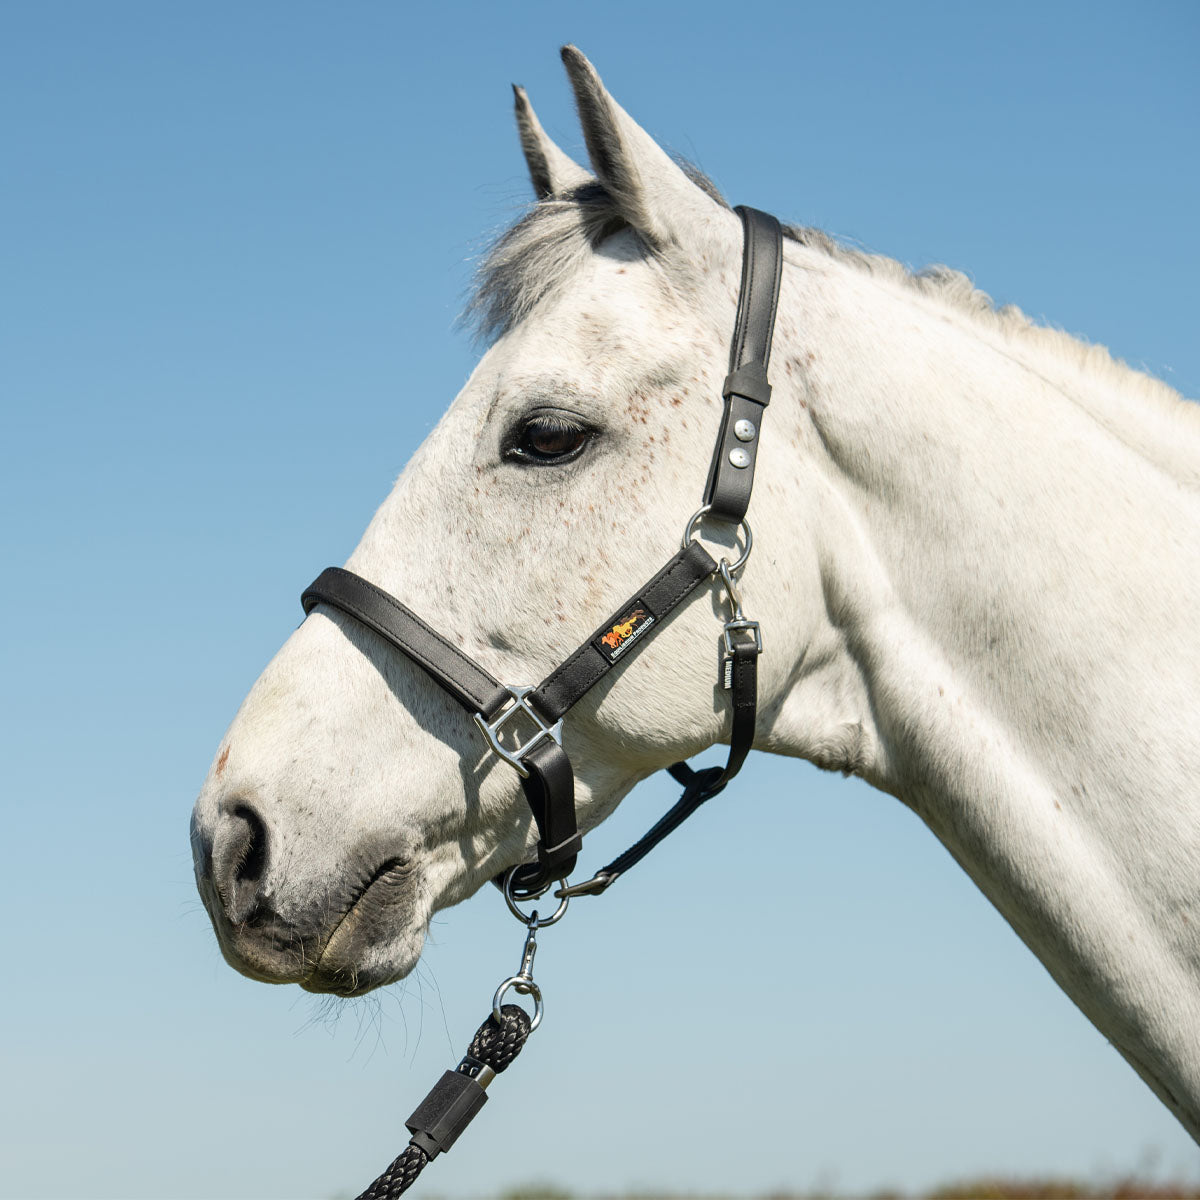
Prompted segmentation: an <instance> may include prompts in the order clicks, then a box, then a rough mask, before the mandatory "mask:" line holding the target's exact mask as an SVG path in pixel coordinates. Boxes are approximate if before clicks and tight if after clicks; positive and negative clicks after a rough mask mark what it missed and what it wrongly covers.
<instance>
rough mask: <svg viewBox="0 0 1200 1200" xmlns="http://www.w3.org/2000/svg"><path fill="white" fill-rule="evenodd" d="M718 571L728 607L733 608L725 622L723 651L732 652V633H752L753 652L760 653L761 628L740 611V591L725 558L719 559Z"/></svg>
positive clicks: (761, 646)
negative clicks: (726, 596) (727, 600)
mask: <svg viewBox="0 0 1200 1200" xmlns="http://www.w3.org/2000/svg"><path fill="white" fill-rule="evenodd" d="M720 571H721V582H722V583H723V584H724V585H725V591H726V593H727V594H728V596H729V607H730V608H731V609H732V610H733V616H732V617H730V618H729V620H728V621H726V622H725V629H724V638H725V653H726V654H728V655H732V654H733V634H735V633H752V634H754V652H755V654H761V653H762V648H763V643H762V629H761V628H760V627H759V624H758V622H757V621H751V620H749V619H748V618H747V617H746V614H745V613H744V612H742V593H741V591H740V590H739V589H738V586H737V584H736V583H735V582H734V580H733V568H732V567H730V565H729V563H728V561H727V560H726V559H721V567H720Z"/></svg>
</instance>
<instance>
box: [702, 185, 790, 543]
mask: <svg viewBox="0 0 1200 1200" xmlns="http://www.w3.org/2000/svg"><path fill="white" fill-rule="evenodd" d="M734 211H735V212H736V213H737V214H738V216H740V217H741V219H742V233H743V238H744V252H743V254H742V288H741V293H740V296H739V299H738V312H737V321H736V324H735V326H734V334H733V342H732V344H731V346H730V351H729V374H728V375H727V376H726V378H725V385H724V387H723V388H722V389H721V391H722V394H723V395H724V397H725V411H724V414H723V415H722V419H721V431H720V434H719V436H718V437H717V444H716V449H715V450H714V452H713V460H712V465H711V466H710V467H709V472H708V485H707V487H706V488H705V492H704V501H705V503H706V504H708V505H709V508H710V514H709V515H710V516H712V517H714V518H716V519H717V520H721V521H740V520H741V519H742V518H743V517H744V516H745V515H746V509H747V508H748V507H749V504H750V492H751V489H752V488H753V487H754V464H755V460H756V458H757V456H758V442H759V432H760V430H761V428H762V419H763V413H764V412H765V411H766V407H767V404H768V403H769V402H770V399H771V385H770V383H769V382H768V381H767V365H768V364H769V362H770V360H771V338H772V334H773V333H774V329H775V309H776V307H777V305H778V303H779V281H780V279H781V277H782V273H783V230H782V229H781V228H780V225H779V222H778V221H777V220H776V219H775V218H774V217H773V216H771V215H770V214H769V213H764V212H759V210H758V209H756V208H746V207H744V206H743V207H739V208H737V209H735V210H734Z"/></svg>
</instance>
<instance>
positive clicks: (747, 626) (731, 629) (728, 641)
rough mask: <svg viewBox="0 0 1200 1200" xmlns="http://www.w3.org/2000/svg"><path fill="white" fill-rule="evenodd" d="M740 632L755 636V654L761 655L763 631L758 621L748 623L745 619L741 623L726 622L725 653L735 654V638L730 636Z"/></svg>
mask: <svg viewBox="0 0 1200 1200" xmlns="http://www.w3.org/2000/svg"><path fill="white" fill-rule="evenodd" d="M739 630H745V631H747V632H750V633H753V634H754V653H755V654H761V653H762V630H761V629H759V627H758V622H757V621H747V620H746V619H745V618H743V619H742V620H740V621H726V622H725V653H726V654H729V655H732V654H733V638H731V637H730V636H729V635H730V633H736V632H738V631H739Z"/></svg>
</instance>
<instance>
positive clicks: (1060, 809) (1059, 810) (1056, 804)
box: [1054, 800, 1062, 812]
mask: <svg viewBox="0 0 1200 1200" xmlns="http://www.w3.org/2000/svg"><path fill="white" fill-rule="evenodd" d="M1054 807H1055V809H1056V810H1057V811H1058V812H1062V805H1061V804H1059V802H1058V801H1057V800H1055V802H1054Z"/></svg>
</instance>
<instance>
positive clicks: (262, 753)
mask: <svg viewBox="0 0 1200 1200" xmlns="http://www.w3.org/2000/svg"><path fill="white" fill-rule="evenodd" d="M564 61H565V63H566V66H567V71H568V74H569V76H570V80H571V84H572V86H573V89H574V92H575V98H576V101H577V104H578V108H579V113H580V117H581V122H582V126H583V132H584V135H585V139H586V143H587V147H588V151H589V156H590V158H591V162H592V166H593V170H594V174H590V173H588V172H586V171H584V170H583V169H582V168H581V167H579V166H577V165H576V164H575V163H574V162H572V161H571V160H570V159H569V158H568V157H567V156H566V155H565V154H564V153H563V152H562V151H561V150H560V149H559V148H558V147H557V146H555V145H554V144H553V143H552V142H551V141H550V140H549V139H548V138H547V137H546V135H545V133H544V131H543V130H542V128H541V126H540V124H539V123H538V121H537V118H536V116H535V115H534V114H533V111H532V109H531V108H530V107H529V104H528V101H527V100H526V98H525V96H524V93H523V92H522V91H521V90H520V89H516V110H517V122H518V128H519V131H520V135H521V142H522V146H523V149H524V152H525V157H526V160H527V163H528V165H529V168H530V174H531V176H532V180H533V184H534V189H535V192H536V194H537V197H538V200H537V203H536V205H535V206H534V207H533V208H532V209H531V210H530V211H529V212H528V213H527V215H525V216H524V217H523V218H522V219H521V220H519V221H518V222H517V223H516V225H515V226H513V227H512V228H511V229H509V230H508V231H507V233H505V234H504V235H503V236H502V237H501V238H500V239H499V241H498V242H497V243H496V245H495V246H494V247H493V248H492V250H491V252H490V254H489V255H488V256H487V258H486V260H485V261H484V262H483V264H482V267H481V270H480V275H479V280H478V285H477V291H476V294H475V297H474V300H473V303H472V312H473V313H474V315H475V317H476V318H477V320H478V324H479V326H480V328H481V330H482V331H483V332H484V333H485V334H486V335H487V336H488V337H489V338H490V339H491V344H490V347H489V348H488V350H487V351H486V353H485V354H484V356H483V358H482V360H481V361H480V363H479V364H478V366H477V368H476V369H475V371H474V372H473V374H472V375H471V377H470V379H469V380H468V382H467V384H466V386H465V387H464V388H463V389H462V391H461V392H460V393H459V395H458V396H457V397H456V398H455V399H454V401H453V403H452V404H451V405H450V407H449V409H448V411H447V412H446V413H445V415H444V417H443V418H442V420H441V421H440V423H439V424H438V425H437V427H436V428H435V429H434V431H433V432H432V433H431V434H430V435H429V437H428V438H427V439H426V441H425V442H424V444H423V445H422V446H421V447H420V449H419V450H418V451H417V453H416V454H415V456H414V457H413V458H412V460H411V461H410V462H409V464H408V465H407V467H406V468H405V470H404V472H403V474H402V475H401V477H400V479H399V481H398V482H397V484H396V486H395V488H394V490H393V491H392V493H391V495H390V496H388V498H387V499H386V500H385V501H384V503H383V505H382V507H381V508H380V509H379V511H378V512H377V513H376V515H375V517H374V519H373V520H372V521H371V523H370V525H369V526H368V527H367V530H366V532H365V534H364V535H363V538H362V541H361V543H360V544H359V546H358V547H357V549H356V550H355V551H354V553H353V555H352V557H351V559H350V560H349V562H348V564H347V566H348V567H349V568H350V569H351V570H353V571H355V572H357V573H358V574H360V575H362V576H364V577H365V578H367V579H369V580H370V581H372V582H373V583H375V584H377V585H378V586H379V587H381V588H383V589H384V590H386V591H387V592H389V593H391V594H392V595H393V596H395V597H397V598H399V599H401V600H402V601H403V602H404V603H405V604H406V605H407V606H408V607H409V608H411V609H412V610H413V611H414V612H415V613H417V614H418V615H420V616H423V617H424V618H426V619H427V620H428V621H429V622H430V624H432V625H433V626H434V627H436V628H437V629H439V630H441V631H443V632H444V633H445V634H447V635H448V636H449V637H450V638H452V639H453V640H454V641H455V642H456V644H458V645H459V646H460V647H461V649H462V650H463V651H464V652H465V653H466V654H467V655H469V656H470V657H471V658H472V659H474V660H475V661H476V662H477V663H479V664H480V665H482V666H483V667H485V668H486V669H487V670H488V671H490V672H491V673H492V674H493V675H494V676H496V678H498V679H500V680H503V681H505V682H513V683H531V682H533V681H535V680H536V679H538V678H541V677H542V676H543V675H544V674H545V673H546V671H547V670H549V669H550V668H551V667H553V666H554V665H555V664H557V663H558V662H560V661H561V660H562V658H563V657H564V655H565V654H566V653H567V652H568V651H569V650H571V649H572V648H573V647H575V646H576V645H578V644H579V642H580V641H581V639H583V638H585V637H586V636H587V635H588V633H589V631H590V630H591V629H592V628H593V627H594V626H595V625H596V624H597V622H598V621H600V620H602V619H603V618H604V616H605V614H606V613H608V612H609V611H610V610H611V609H612V607H613V605H614V604H616V603H618V602H619V601H620V600H621V598H622V597H624V596H626V595H628V594H630V593H631V592H632V591H633V590H634V589H635V588H636V587H637V586H638V585H639V584H640V583H642V582H643V580H644V579H645V577H646V574H647V564H649V563H658V562H661V561H663V560H664V559H666V558H667V557H668V556H669V555H670V554H671V552H672V551H673V550H675V549H676V548H677V546H678V543H679V538H680V534H681V532H682V531H683V528H684V526H685V524H686V523H687V519H688V516H689V514H690V513H692V512H693V511H694V510H695V508H696V506H697V503H698V499H697V498H698V497H699V496H700V494H701V492H702V491H703V488H704V482H705V475H706V473H707V470H708V464H709V459H710V457H711V454H712V442H713V437H714V433H715V431H716V429H717V426H718V425H719V423H720V419H721V403H722V402H721V384H722V380H723V378H724V376H725V372H726V369H727V364H726V358H727V354H728V345H729V338H730V330H731V327H732V323H733V318H734V313H735V308H736V304H737V297H738V287H739V275H740V270H741V258H742V231H741V226H740V223H739V221H738V218H737V217H736V216H735V214H734V213H733V212H731V211H730V209H729V208H728V207H727V206H726V205H725V204H724V202H723V201H721V200H720V199H719V198H718V197H716V196H715V195H714V194H713V192H712V190H711V188H709V187H707V186H706V185H705V184H704V183H703V181H701V180H699V179H698V178H696V177H694V176H693V175H692V174H690V173H689V172H688V171H686V170H685V169H684V168H682V167H681V166H679V165H678V164H677V163H676V162H675V161H673V160H672V159H671V158H670V157H669V156H668V155H667V154H666V153H665V152H664V151H663V150H662V149H661V148H660V147H659V146H658V145H657V144H656V143H655V142H654V141H653V140H652V139H651V138H650V137H649V136H648V135H647V134H646V133H645V132H644V131H643V130H642V129H641V128H639V126H638V125H636V124H635V123H634V122H633V120H632V119H631V118H630V117H629V116H628V115H627V114H626V113H625V112H624V111H623V110H622V109H621V108H620V107H619V106H618V105H617V104H616V102H615V101H614V100H613V99H612V97H611V96H610V95H609V94H608V92H607V91H606V90H605V88H604V87H603V85H602V83H601V81H600V79H599V77H598V76H597V75H596V73H595V71H594V70H593V68H592V67H591V65H590V63H588V61H587V60H586V59H585V58H584V57H583V56H582V55H581V54H579V53H578V52H577V51H575V50H573V49H571V48H568V49H567V50H566V51H564ZM763 457H764V462H763V464H762V466H761V468H760V475H761V476H762V483H761V484H760V491H767V492H768V493H769V492H771V491H772V489H773V488H774V486H775V482H774V481H775V477H776V476H778V475H779V474H780V473H781V468H780V466H779V462H778V461H777V460H778V458H779V456H778V455H776V454H774V453H773V452H765V453H764V456H763ZM779 491H780V496H782V489H779ZM776 501H777V503H778V506H779V511H777V512H776V513H775V515H774V517H773V519H777V520H785V519H786V514H785V513H784V512H783V507H784V505H785V503H786V502H785V501H784V500H783V499H781V498H780V497H776ZM706 536H707V534H706ZM716 536H717V537H718V541H719V532H718V533H717V535H716ZM728 544H729V545H732V544H733V542H732V540H730V541H729V542H728ZM782 557H783V556H782V555H780V556H777V558H778V560H779V561H780V562H781V561H782ZM746 586H747V587H748V588H749V589H750V590H751V591H752V592H753V593H754V594H755V595H756V596H762V597H764V604H767V600H766V598H767V597H770V596H774V597H775V599H774V601H773V603H774V604H775V605H776V606H778V605H779V604H780V603H782V600H781V596H782V591H784V590H786V588H787V586H789V585H787V584H785V583H784V582H783V581H782V575H781V567H780V566H779V565H778V564H777V563H776V562H768V561H763V562H761V563H757V564H755V567H754V570H753V571H752V572H750V573H748V575H747V578H746ZM767 606H768V607H769V604H767ZM719 608H720V595H719V589H718V588H717V586H716V585H714V586H712V587H709V588H702V589H700V590H699V591H698V592H697V593H695V594H694V595H693V596H692V597H691V599H690V600H689V602H688V603H686V604H684V605H683V606H681V607H680V608H679V609H678V610H677V611H676V612H675V613H674V614H673V615H672V616H671V617H670V619H669V620H668V621H667V622H665V623H664V627H663V628H662V629H661V631H657V630H656V640H655V642H654V644H653V645H652V646H650V647H649V648H648V649H647V650H646V652H645V653H644V654H642V655H641V657H640V659H639V661H638V665H637V667H636V668H635V669H631V670H628V671H622V670H617V671H614V672H613V673H612V675H611V676H610V677H609V678H608V679H606V680H605V682H604V683H603V684H601V685H600V686H598V687H597V688H596V689H595V690H594V691H593V692H592V693H591V694H590V695H589V696H588V697H587V698H586V699H585V700H584V701H583V702H582V703H580V704H579V705H578V706H577V707H576V708H574V709H573V710H572V711H571V713H570V715H569V716H568V718H567V721H566V727H565V734H564V739H565V743H564V744H565V745H566V747H567V748H568V750H569V754H570V760H571V763H572V765H573V767H574V770H575V775H576V805H577V810H578V814H579V820H580V825H581V828H583V829H584V830H586V829H588V828H590V827H592V826H594V825H595V824H597V823H598V822H599V821H601V820H602V819H603V818H604V817H605V816H606V815H607V814H608V813H610V812H611V811H612V810H613V808H614V807H615V806H616V804H617V803H618V801H619V800H620V799H621V798H622V797H623V796H624V795H625V793H626V792H627V791H628V790H629V789H630V788H631V787H632V786H633V785H634V784H635V783H636V782H637V781H638V780H640V779H642V778H644V777H645V776H647V775H649V774H650V773H652V772H653V771H655V770H657V769H658V768H660V767H663V766H665V765H667V764H669V763H672V762H675V761H677V760H679V759H681V758H684V757H686V756H688V755H690V754H692V753H694V752H696V751H698V750H700V749H702V748H704V747H706V746H709V745H711V744H713V743H714V742H716V741H718V740H719V739H721V738H722V736H728V728H729V719H730V718H729V701H728V698H727V695H726V694H725V693H723V692H722V690H721V687H720V685H719V682H718V669H717V668H718V661H719V654H718V642H719V636H718V635H719V627H718V626H715V625H714V613H716V612H717V611H718V610H719ZM641 615H642V616H644V613H643V614H641ZM638 619H640V618H639V617H636V616H634V615H633V614H628V615H627V619H626V621H625V624H624V625H621V626H619V627H617V629H616V632H615V633H613V634H612V636H613V637H614V638H616V639H617V640H618V642H619V641H620V640H621V639H623V638H627V637H629V636H630V633H631V631H632V629H633V626H634V625H635V624H636V622H637V620H638ZM626 626H627V627H626ZM775 661H776V663H778V664H780V667H779V670H781V669H782V663H783V661H784V659H783V657H782V656H780V657H777V658H776V659H775ZM769 673H770V668H769V666H768V668H767V677H766V678H765V679H764V683H765V684H766V689H765V690H766V692H767V693H768V694H769V693H770V690H771V689H770V683H771V680H770V674H769ZM780 682H782V681H781V680H776V683H780ZM535 837H536V835H535V831H534V829H533V823H532V821H531V818H530V813H529V808H528V806H527V805H526V803H525V801H524V799H523V796H522V793H521V789H520V786H519V781H518V779H517V778H516V776H515V774H514V773H513V772H512V771H511V770H509V769H508V767H506V766H505V765H503V764H502V763H500V762H498V761H497V760H496V758H495V757H493V756H492V755H491V754H489V753H488V752H487V750H486V747H485V746H484V744H483V742H482V741H481V740H480V737H479V733H478V731H477V729H476V728H475V727H474V726H473V724H472V722H471V720H470V719H469V716H468V715H467V714H465V713H464V712H463V711H461V710H460V709H459V708H458V707H457V706H455V705H454V704H453V703H452V702H451V701H450V700H449V698H448V697H447V696H446V695H445V694H444V693H443V692H442V691H441V690H440V689H439V688H438V687H437V686H436V685H435V684H434V683H433V682H431V681H430V679H429V678H427V677H426V676H425V675H424V674H423V673H422V672H421V671H420V670H419V669H418V668H417V667H415V666H414V665H413V664H412V663H411V662H410V661H409V660H408V659H406V658H405V657H403V656H402V655H399V654H397V653H395V651H394V650H393V649H392V648H391V647H389V646H387V645H386V644H385V643H384V642H383V641H382V640H381V639H380V638H379V637H378V636H377V635H376V634H374V633H373V632H371V631H370V630H369V629H365V628H363V627H362V626H361V625H358V624H357V623H356V622H354V621H352V620H349V619H348V618H347V617H346V616H344V615H343V614H341V613H339V612H337V611H335V610H332V609H328V608H326V607H323V606H322V607H319V608H318V609H317V610H316V611H315V612H314V613H313V614H312V615H311V616H310V617H309V618H308V619H307V620H306V621H305V622H304V623H303V624H302V625H301V626H300V627H299V628H298V629H297V630H296V632H295V633H294V634H293V635H292V636H291V638H290V639H289V640H288V641H287V642H286V644H285V645H284V646H283V648H282V649H281V650H280V651H279V653H278V654H277V656H276V657H275V659H274V660H273V661H272V662H271V663H270V664H269V666H268V667H267V668H266V670H265V671H264V672H263V674H262V676H261V678H260V679H259V680H258V681H257V682H256V684H255V685H254V687H253V689H252V690H251V692H250V694H249V696H248V697H247V698H246V700H245V702H244V703H243V705H242V707H241V709H240V711H239V712H238V714H237V716H236V717H235V719H234V721H233V723H232V725H231V726H230V728H229V731H228V732H227V734H226V736H225V737H224V739H223V741H222V743H221V745H220V747H219V749H218V751H217V755H216V758H215V760H214V763H213V766H212V768H211V770H210V772H209V776H208V779H207V781H206V783H205V785H204V788H203V791H202V793H201V795H200V798H199V800H198V801H197V804H196V807H195V812H194V817H193V846H194V853H195V861H196V870H197V877H198V881H199V887H200V892H201V894H202V896H203V897H204V901H205V904H206V906H207V908H208V910H209V913H210V915H211V917H212V921H213V924H214V926H215V928H216V932H217V936H218V939H219V941H220V944H221V948H222V950H223V952H224V954H225V956H226V958H227V959H228V961H229V962H230V963H231V964H232V965H233V966H235V967H236V968H237V969H238V970H240V971H243V972H244V973H246V974H248V975H251V976H253V977H255V978H258V979H263V980H267V981H273V982H288V981H293V982H298V983H300V984H302V985H303V986H304V987H306V988H309V989H311V990H314V991H332V992H337V993H341V994H356V993H359V992H362V991H365V990H368V989H370V988H372V987H376V986H378V985H380V984H384V983H387V982H390V981H393V980H395V979H398V978H400V977H402V976H404V975H405V974H406V973H407V972H408V971H410V970H411V969H412V968H413V966H414V964H415V963H416V961H417V958H418V955H419V954H420V951H421V947H422V944H423V940H424V936H425V931H426V929H427V927H428V923H429V920H430V917H431V916H432V914H433V913H435V912H436V911H437V910H438V909H441V908H444V907H446V906H447V905H451V904H454V903H456V902H458V901H460V900H462V899H463V898H465V897H466V896H468V895H470V894H471V893H472V892H474V891H475V890H476V889H478V888H479V887H480V886H481V885H482V884H483V883H485V882H486V881H487V880H489V879H490V878H492V877H494V876H496V875H497V873H498V872H500V871H502V870H504V869H505V868H507V867H510V866H512V865H514V864H517V863H520V862H523V861H526V860H527V859H528V858H529V857H530V854H531V847H532V846H533V843H534V841H535Z"/></svg>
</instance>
